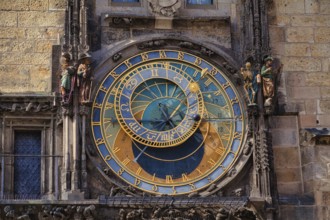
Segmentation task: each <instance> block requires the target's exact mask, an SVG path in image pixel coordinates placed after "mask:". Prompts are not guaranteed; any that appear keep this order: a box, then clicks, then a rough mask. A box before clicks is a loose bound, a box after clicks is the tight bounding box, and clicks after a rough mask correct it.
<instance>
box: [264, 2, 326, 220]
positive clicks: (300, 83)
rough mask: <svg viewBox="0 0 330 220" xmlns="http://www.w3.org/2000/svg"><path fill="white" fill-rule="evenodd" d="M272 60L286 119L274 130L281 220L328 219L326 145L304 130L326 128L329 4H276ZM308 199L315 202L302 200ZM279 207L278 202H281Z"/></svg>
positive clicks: (279, 120) (272, 14)
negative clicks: (278, 66)
mask: <svg viewBox="0 0 330 220" xmlns="http://www.w3.org/2000/svg"><path fill="white" fill-rule="evenodd" d="M269 18H270V20H269V21H270V40H271V47H272V53H273V56H275V57H277V58H280V60H281V61H282V63H283V64H284V66H283V73H282V74H283V75H282V77H283V78H282V81H281V85H280V86H281V88H280V91H281V92H282V93H283V99H282V100H280V101H281V102H282V104H284V105H285V111H286V112H287V113H297V115H295V116H278V117H275V118H274V120H273V121H275V122H276V123H275V122H274V123H273V125H272V134H273V149H274V161H275V172H276V176H277V187H278V192H279V195H280V198H281V197H282V198H284V197H291V198H295V199H296V203H294V202H293V203H292V204H285V203H281V204H280V205H281V206H280V209H279V216H280V217H281V219H329V214H330V210H329V194H330V188H329V183H330V178H329V169H330V168H329V165H328V164H329V161H330V156H329V153H328V151H329V145H315V143H313V138H312V137H313V134H311V133H308V132H306V131H304V130H301V131H302V132H301V133H300V135H299V133H298V131H299V129H303V128H317V127H320V128H327V127H329V126H330V117H329V113H330V104H329V103H330V95H329V94H330V80H329V77H330V55H329V51H330V44H329V43H330V37H329V35H330V1H329V0H300V1H298V0H293V1H287V0H276V1H273V5H272V8H271V10H270V17H269ZM306 196H307V197H311V198H312V199H313V200H314V202H312V204H310V205H306V204H303V202H301V201H302V200H300V199H301V198H304V197H306ZM280 201H281V199H280Z"/></svg>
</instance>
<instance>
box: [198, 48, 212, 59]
mask: <svg viewBox="0 0 330 220" xmlns="http://www.w3.org/2000/svg"><path fill="white" fill-rule="evenodd" d="M201 53H202V54H204V55H206V56H208V57H211V56H212V55H213V54H214V52H213V51H212V50H210V49H207V48H205V47H201Z"/></svg>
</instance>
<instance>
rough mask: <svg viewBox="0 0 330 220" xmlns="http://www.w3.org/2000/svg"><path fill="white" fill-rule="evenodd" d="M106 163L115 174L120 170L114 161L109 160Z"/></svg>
mask: <svg viewBox="0 0 330 220" xmlns="http://www.w3.org/2000/svg"><path fill="white" fill-rule="evenodd" d="M107 162H108V164H109V166H110V167H111V169H112V170H113V171H114V172H116V173H117V172H118V171H119V170H120V166H119V165H118V163H117V162H116V161H115V160H114V159H110V160H108V161H107Z"/></svg>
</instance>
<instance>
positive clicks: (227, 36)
mask: <svg viewBox="0 0 330 220" xmlns="http://www.w3.org/2000/svg"><path fill="white" fill-rule="evenodd" d="M68 2H69V3H70V4H71V5H70V4H69V5H70V6H72V8H74V7H75V6H74V5H73V2H80V1H71V0H69V1H66V0H47V1H45V0H20V1H4V0H3V1H2V2H1V3H0V74H1V79H0V101H1V103H0V112H1V115H0V119H1V122H2V126H1V127H0V133H1V154H2V158H6V159H2V161H1V179H2V182H1V183H0V185H1V196H2V198H1V200H0V207H1V210H0V218H1V217H3V218H4V219H57V218H58V219H93V218H94V219H106V218H108V219H151V218H152V219H159V218H160V217H165V219H174V218H178V219H180V218H181V219H226V218H230V216H231V218H233V219H306V220H307V219H308V220H309V219H329V218H330V210H329V204H330V154H329V152H330V151H329V146H330V141H329V139H330V137H329V135H330V116H329V115H330V79H329V76H330V72H329V71H330V55H329V49H330V46H329V45H330V37H329V35H330V2H329V1H328V0H294V1H291V0H290V1H289V0H268V1H266V0H254V1H245V0H239V1H238V0H217V1H214V4H213V5H211V6H196V7H195V6H189V5H187V4H186V3H185V1H181V4H180V6H179V5H177V7H176V8H171V9H167V10H169V11H166V16H162V14H159V12H158V14H157V13H154V12H152V10H151V9H150V5H149V1H147V0H142V1H140V3H137V4H135V3H134V4H125V3H113V2H111V1H110V0H93V1H86V2H85V4H86V7H87V25H88V32H87V33H86V34H87V39H85V40H86V42H85V40H83V39H82V38H81V37H82V36H81V35H79V36H78V35H77V36H76V37H73V38H70V36H68V34H66V35H65V33H68V31H69V32H70V31H72V33H75V32H74V31H75V30H74V29H75V28H72V27H71V26H70V28H71V29H70V30H67V29H66V28H67V27H68V26H67V25H68V21H70V18H68V14H66V13H68ZM82 2H84V1H82ZM78 5H79V6H81V7H82V8H83V6H84V5H83V4H82V3H78ZM255 5H258V6H260V7H253V6H255ZM257 8H258V9H259V10H261V11H258V10H257ZM249 10H251V11H249ZM253 10H254V11H253ZM77 11H79V10H78V9H77ZM77 11H76V12H77ZM253 12H254V13H253ZM73 14H74V13H73ZM256 14H257V15H258V16H257V18H258V19H260V20H259V21H256V20H255V19H256V17H253V15H256ZM259 15H260V16H259ZM70 16H77V14H76V15H72V14H71V15H70ZM251 16H252V17H253V19H252V17H251ZM78 17H79V16H78ZM80 19H81V18H80ZM73 20H74V19H73ZM71 21H72V20H71ZM74 22H75V21H74ZM74 22H73V23H74ZM75 27H76V26H75ZM81 27H83V25H82V26H80V28H81ZM253 27H257V28H253ZM70 33H71V32H70ZM71 37H72V36H71ZM79 37H80V38H79ZM78 38H79V39H78ZM67 39H69V40H71V41H70V42H65V41H66V40H67ZM72 39H73V40H72ZM74 42H76V43H77V42H78V43H79V42H80V43H82V42H84V43H86V44H88V45H83V46H84V48H78V47H77V48H74V47H75V46H77V45H74V44H75V43H74ZM68 45H70V47H66V46H68ZM72 45H73V46H72ZM61 46H62V49H60V47H61ZM71 46H72V47H71ZM72 48H74V49H72ZM154 48H181V49H183V50H188V51H193V52H194V53H196V54H198V55H200V56H203V57H206V58H209V59H210V60H211V61H212V62H214V63H217V64H218V65H219V66H221V67H223V69H224V70H226V71H227V72H228V74H230V75H232V76H233V78H235V77H236V78H235V79H237V85H238V86H241V85H242V83H240V82H241V80H242V79H241V78H240V77H239V76H238V74H237V73H238V70H239V68H240V67H241V66H243V64H244V63H245V61H246V60H247V59H250V58H253V59H252V60H253V61H254V62H255V64H258V63H259V64H260V63H261V62H260V61H261V59H262V57H263V56H264V55H268V54H270V55H272V56H273V57H274V58H276V59H277V60H279V62H280V63H282V64H283V67H282V68H280V72H279V74H278V76H279V77H278V79H277V80H278V84H277V85H278V86H279V87H278V88H277V94H276V100H277V101H276V103H274V104H276V106H275V111H274V112H272V113H271V114H266V115H264V114H263V111H260V112H259V113H256V112H250V113H249V114H250V116H249V117H250V118H254V117H255V120H256V121H254V119H253V120H252V122H250V123H251V124H250V130H254V131H255V132H256V133H255V135H256V140H255V142H254V141H251V140H249V141H250V142H249V143H247V146H250V148H247V149H246V152H245V153H244V155H245V156H246V157H247V158H246V160H244V165H245V168H242V169H241V170H239V172H238V171H237V170H235V169H233V170H232V172H231V174H230V175H228V176H229V177H228V179H229V180H231V181H232V182H231V184H227V185H226V186H225V187H223V189H221V190H220V191H217V190H213V189H210V191H209V192H207V193H205V194H207V195H208V196H209V197H208V196H206V197H202V198H200V200H198V199H196V200H190V198H188V197H183V198H180V199H174V198H171V199H170V198H169V197H165V198H164V197H162V198H161V199H158V198H157V197H150V196H149V195H147V196H146V198H144V197H142V196H141V197H138V198H137V199H136V200H134V199H132V200H131V201H130V199H127V198H131V197H132V196H134V195H139V196H140V195H142V194H140V193H139V192H135V191H134V190H132V189H131V188H130V187H129V186H127V185H125V184H123V183H122V182H120V181H119V182H118V181H117V179H116V177H115V175H114V174H113V173H111V172H110V171H109V169H107V168H105V166H104V164H103V161H101V159H100V158H99V157H98V153H97V152H96V150H95V149H94V145H93V143H92V142H91V139H89V136H90V135H91V134H90V133H89V130H88V126H89V125H88V123H89V118H88V117H89V112H88V105H81V106H79V108H78V105H77V108H76V109H74V108H73V109H72V108H69V107H67V106H61V103H60V98H59V96H60V95H59V88H58V81H59V69H60V64H59V61H58V60H59V56H60V52H61V51H60V50H62V52H68V53H70V54H71V55H72V57H75V59H77V58H78V54H79V53H80V52H81V51H84V52H86V51H88V52H89V53H91V54H92V56H93V60H94V63H93V66H94V67H95V75H94V78H95V79H94V85H93V86H94V87H93V91H94V93H92V94H93V95H95V89H96V86H97V85H99V83H100V81H101V80H102V79H103V77H104V75H105V74H106V73H107V71H108V70H110V69H112V68H113V67H114V66H115V65H117V64H118V63H120V62H121V61H122V59H123V57H129V56H131V55H134V54H135V53H137V52H139V51H143V50H150V49H154ZM75 49H76V50H75ZM79 55H80V54H79ZM225 61H226V62H225ZM259 99H260V97H259ZM62 107H63V108H62ZM86 109H87V110H86ZM261 118H262V119H261ZM80 120H82V121H85V122H86V123H87V124H84V125H82V124H79V123H80V122H79V121H80ZM264 120H265V121H264ZM77 124H78V125H79V126H82V127H84V129H82V128H81V127H79V128H78V127H77ZM85 126H87V127H85ZM31 128H33V129H37V130H40V131H41V132H42V133H41V134H42V135H43V136H42V143H43V144H42V147H43V151H42V152H43V154H45V155H48V156H51V157H45V159H43V162H42V172H41V175H42V178H41V179H42V181H43V183H42V190H41V191H42V199H43V200H37V202H36V201H33V202H34V203H35V206H33V207H32V208H29V207H28V202H26V201H23V200H22V199H19V198H18V200H14V199H13V197H12V195H13V188H14V184H13V179H14V177H13V176H14V174H13V173H14V171H13V166H14V159H13V158H12V157H9V156H8V155H11V154H12V153H13V149H12V148H13V146H14V143H13V142H14V133H15V131H16V130H28V129H31ZM257 128H261V129H260V131H258V132H257V131H256V130H255V129H257ZM81 129H82V130H81ZM82 131H83V132H86V133H85V134H86V135H85V136H86V137H87V138H86V139H85V138H82V137H81V136H84V135H82V134H81V132H82ZM73 136H74V137H73ZM82 142H83V143H84V144H82ZM247 142H248V141H247ZM270 142H271V143H270ZM256 143H257V144H256ZM82 145H83V147H81V146H82ZM252 146H256V148H253V147H252ZM260 146H266V148H263V149H262V148H260ZM258 147H259V148H258ZM82 148H83V149H82ZM72 149H73V151H74V152H72V151H71V150H72ZM251 149H252V151H254V153H251ZM7 154H8V155H7ZM6 155H7V156H8V158H7V156H6ZM67 155H69V156H67ZM77 155H82V156H81V158H79V156H77ZM86 155H87V156H86ZM247 155H248V156H247ZM268 155H269V156H270V157H268ZM53 156H54V157H53ZM86 157H87V159H86ZM248 158H250V159H248ZM256 158H257V159H256ZM252 160H253V162H252ZM242 164H243V162H242ZM258 166H261V167H263V168H262V169H261V168H260V167H259V168H256V167H258ZM268 175H270V176H268ZM258 177H259V178H261V179H262V178H264V179H262V180H261V181H264V182H262V186H260V185H258V184H256V182H258V181H259V180H260V179H257V178H258ZM267 178H269V179H267ZM256 185H258V187H259V188H258V189H256V188H253V187H256ZM267 186H269V187H271V189H270V191H269V192H268V191H267V190H268V189H267ZM262 187H264V188H262ZM212 190H213V191H212ZM258 190H259V191H258ZM215 191H216V192H215ZM213 192H215V193H213ZM232 196H237V197H236V200H235V199H232V200H230V197H232ZM135 198H136V197H135ZM212 198H213V199H212ZM214 198H215V199H214ZM153 199H154V200H153ZM248 200H249V201H248ZM191 201H193V203H194V204H195V206H190V203H191ZM227 201H230V204H228V203H226V202H227ZM250 201H251V202H250ZM198 202H201V203H203V202H205V203H203V204H204V205H201V207H198V208H197V209H196V208H195V209H191V207H196V206H198V205H196V204H198ZM162 203H163V204H165V206H166V207H165V206H161V204H162ZM68 204H69V205H68ZM151 204H156V206H157V207H158V206H159V207H160V208H158V209H157V208H155V207H152V206H151ZM42 205H44V206H42ZM94 205H95V206H94ZM268 206H269V207H268ZM22 207H24V208H22ZM210 207H211V208H210ZM121 208H124V209H121ZM95 209H96V210H97V212H98V214H96V213H97V212H96V211H95ZM159 213H161V214H159ZM27 216H28V217H27Z"/></svg>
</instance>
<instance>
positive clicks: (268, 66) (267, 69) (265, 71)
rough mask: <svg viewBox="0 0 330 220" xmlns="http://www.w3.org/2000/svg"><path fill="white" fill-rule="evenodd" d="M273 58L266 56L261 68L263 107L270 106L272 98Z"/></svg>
mask: <svg viewBox="0 0 330 220" xmlns="http://www.w3.org/2000/svg"><path fill="white" fill-rule="evenodd" d="M272 62H273V58H272V57H271V56H267V57H266V58H265V59H264V65H263V66H262V67H261V72H260V73H261V77H262V90H263V94H264V100H265V104H264V105H265V106H270V105H271V104H272V98H273V97H274V81H273V78H274V76H273V70H272Z"/></svg>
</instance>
